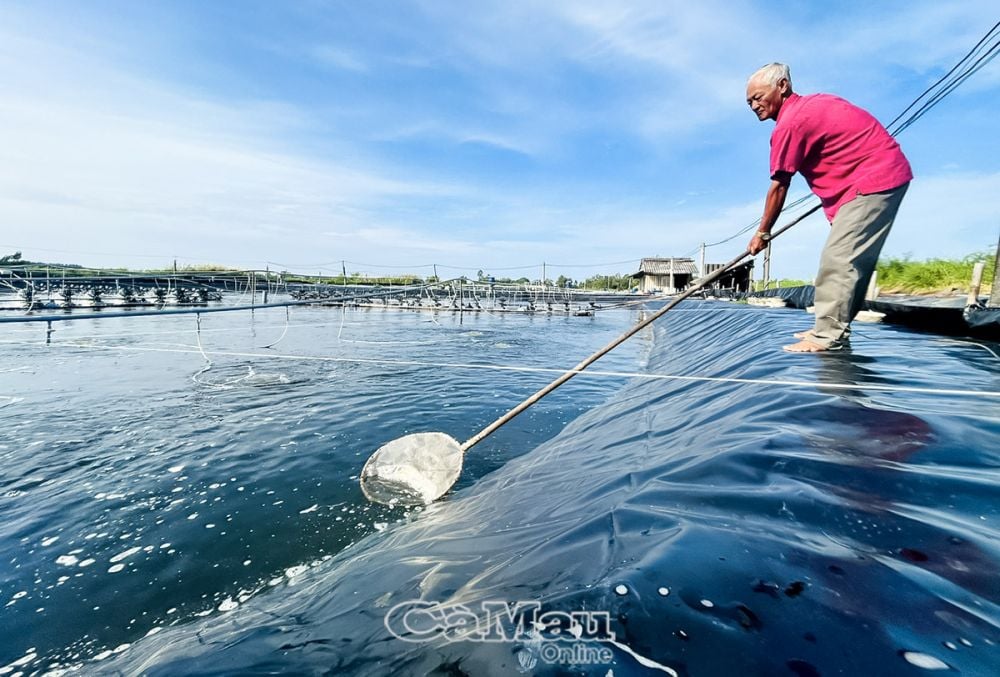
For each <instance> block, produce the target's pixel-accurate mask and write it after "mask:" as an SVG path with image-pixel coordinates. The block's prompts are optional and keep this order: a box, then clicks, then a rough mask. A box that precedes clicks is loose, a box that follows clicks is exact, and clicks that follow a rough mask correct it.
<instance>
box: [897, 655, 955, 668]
mask: <svg viewBox="0 0 1000 677" xmlns="http://www.w3.org/2000/svg"><path fill="white" fill-rule="evenodd" d="M903 658H905V659H906V662H907V663H910V664H912V665H916V666H917V667H918V668H923V669H924V670H950V669H951V668H949V667H948V664H947V663H945V662H944V661H942V660H939V659H937V658H935V657H934V656H931V655H930V654H925V653H919V652H917V651H904V652H903Z"/></svg>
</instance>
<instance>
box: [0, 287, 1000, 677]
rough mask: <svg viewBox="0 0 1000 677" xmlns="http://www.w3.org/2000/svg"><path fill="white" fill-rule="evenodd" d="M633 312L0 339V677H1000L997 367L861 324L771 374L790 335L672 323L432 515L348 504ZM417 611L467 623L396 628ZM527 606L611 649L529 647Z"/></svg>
mask: <svg viewBox="0 0 1000 677" xmlns="http://www.w3.org/2000/svg"><path fill="white" fill-rule="evenodd" d="M636 318H637V313H636V312H635V311H626V310H616V311H609V312H606V313H600V312H599V313H598V314H597V315H596V316H595V317H593V318H576V317H561V316H543V315H537V316H530V317H529V316H516V317H507V316H494V315H486V314H479V315H476V316H471V317H470V316H468V315H466V316H465V317H464V318H463V319H462V322H461V324H459V320H458V318H457V317H456V316H453V315H448V314H435V315H428V314H424V313H415V312H403V311H347V312H343V311H341V310H338V309H297V310H294V311H292V313H291V315H290V321H289V323H288V325H289V326H288V327H287V331H285V314H284V311H280V310H279V311H268V312H267V313H258V314H257V315H256V317H255V318H253V321H252V322H251V320H250V318H248V317H247V316H245V315H235V314H231V315H228V316H224V315H220V316H214V317H211V318H205V319H203V321H202V332H201V334H200V339H199V335H197V334H195V333H194V331H193V330H194V321H193V319H192V318H186V319H184V318H156V319H153V320H143V321H139V320H133V321H118V320H115V321H112V320H108V321H107V322H105V321H103V320H101V321H95V322H93V323H91V322H87V323H84V322H78V323H67V325H72V326H67V327H65V328H60V330H59V331H58V332H56V334H55V335H54V337H53V345H52V346H48V347H46V346H45V345H44V331H43V330H41V328H40V327H27V326H15V327H14V329H13V330H11V331H8V329H10V326H9V325H8V326H6V327H4V328H3V331H4V336H3V340H4V341H6V342H7V343H5V344H4V345H3V347H2V350H3V351H4V355H5V361H4V367H3V371H2V373H0V379H2V383H3V385H4V389H3V391H2V392H3V393H4V400H2V401H0V407H2V408H0V417H2V418H3V421H2V424H3V429H4V430H5V436H4V438H3V439H2V441H0V459H2V461H3V464H4V469H5V470H4V480H3V486H2V491H3V492H4V493H3V496H2V498H0V501H2V502H0V511H2V515H3V523H2V529H3V531H2V536H0V548H2V550H0V561H2V562H3V563H4V570H3V576H4V580H3V592H4V598H6V600H7V601H5V602H4V604H7V607H6V608H5V613H4V615H3V618H2V621H0V622H2V630H3V632H4V633H5V642H4V649H3V650H4V651H5V655H4V656H2V657H0V660H2V661H3V663H2V664H3V665H6V666H8V667H9V668H10V670H7V671H6V672H7V673H12V672H15V671H24V672H26V673H27V672H34V671H42V670H45V669H51V668H53V667H55V668H59V667H65V666H73V665H82V669H83V670H84V671H88V672H108V673H115V674H136V673H147V674H165V675H166V674H206V675H207V674H246V673H258V674H259V673H271V672H284V673H289V674H357V675H369V674H370V675H382V674H404V675H405V674H441V675H466V674H467V675H483V674H498V675H507V674H510V675H517V674H594V675H602V676H606V675H609V674H610V675H628V674H675V675H722V674H754V675H757V674H760V675H774V674H790V675H820V674H822V675H826V674H880V675H895V674H899V675H908V674H919V673H923V672H934V671H935V670H953V671H958V672H961V673H963V674H974V675H980V674H981V675H988V674H996V673H997V672H998V670H1000V651H998V647H997V642H1000V630H998V628H1000V607H998V606H997V605H998V604H1000V582H998V581H1000V579H998V577H997V575H996V572H997V571H998V570H1000V540H998V535H1000V528H998V515H1000V501H998V498H1000V490H998V486H1000V484H998V480H1000V472H998V467H1000V444H998V440H1000V435H998V432H1000V357H998V353H1000V350H998V347H997V345H996V344H978V343H971V342H964V341H960V340H955V339H942V338H936V337H933V336H928V335H919V334H914V333H910V332H907V331H904V330H900V329H898V328H893V327H888V326H868V325H863V326H858V327H857V329H856V331H855V338H854V339H853V341H854V346H853V350H851V351H849V352H845V353H838V354H828V355H819V356H817V355H787V354H784V353H782V352H781V351H780V349H779V348H778V346H780V344H781V343H783V342H787V341H788V339H789V334H790V333H791V332H792V331H795V330H798V329H802V328H803V327H804V326H806V325H807V324H808V321H809V318H808V316H806V315H805V314H804V313H801V312H799V311H791V310H777V309H759V308H749V307H746V306H738V305H731V304H723V303H708V302H700V303H685V304H683V305H682V306H681V307H679V308H677V309H676V310H675V311H672V312H671V313H670V314H668V315H667V316H666V317H665V318H663V320H662V321H660V322H658V323H657V324H656V325H655V331H653V330H650V331H644V332H642V333H641V334H640V335H638V336H637V337H635V338H634V339H633V340H632V341H630V342H629V343H627V344H626V346H624V347H623V349H620V350H619V351H615V352H613V353H611V355H609V356H608V358H606V359H602V360H601V361H599V362H598V363H597V364H595V365H594V366H593V367H592V369H594V370H595V373H594V374H585V375H581V376H579V377H577V378H575V379H573V380H572V381H570V382H569V383H568V384H566V385H565V386H563V387H562V388H560V389H559V390H557V391H556V392H555V393H554V394H553V395H551V396H549V397H548V398H546V399H544V400H542V401H541V402H540V403H539V404H538V405H536V406H535V407H533V408H532V409H531V410H529V411H528V412H527V413H526V414H524V415H522V416H521V417H519V418H517V419H515V421H514V422H512V423H511V424H509V425H508V426H506V427H504V428H503V429H501V430H500V431H499V432H498V433H497V434H496V435H495V436H492V437H490V438H488V439H487V440H486V441H484V442H483V443H481V444H480V445H478V446H477V447H475V448H474V449H473V450H472V451H471V452H470V456H469V458H468V459H467V465H466V468H465V470H464V472H463V475H462V478H461V479H460V481H459V484H458V485H457V486H456V488H455V490H454V491H453V492H452V493H450V494H449V495H448V496H446V497H445V499H444V500H442V501H439V502H437V503H435V504H433V505H431V506H428V507H427V508H422V509H415V510H410V511H405V510H403V509H399V508H396V509H389V508H386V507H383V506H377V505H372V504H369V503H367V502H365V501H364V500H363V498H362V496H361V493H360V490H359V489H358V486H357V474H358V472H359V470H360V467H361V465H362V464H363V462H364V460H365V459H366V458H367V456H368V454H370V453H371V451H373V450H374V449H375V448H377V447H378V446H379V445H381V444H382V443H384V442H385V441H387V440H390V439H393V438H395V437H398V436H400V435H403V434H406V433H410V432H422V431H442V432H447V433H448V434H451V435H453V436H455V437H456V438H458V439H459V440H463V439H465V438H467V437H468V436H471V435H472V434H473V433H475V432H477V431H478V430H479V429H480V428H482V427H483V426H484V425H486V424H487V423H489V422H490V421H492V420H493V419H495V418H496V417H497V416H498V415H500V414H502V413H503V412H504V411H506V410H507V409H508V408H510V407H511V406H513V405H514V404H516V403H517V402H519V401H520V400H521V399H523V398H524V397H526V396H527V395H529V394H531V393H532V392H534V391H535V390H536V389H537V388H539V387H541V386H542V385H544V384H545V383H547V382H548V381H550V380H552V379H553V378H554V377H555V376H556V375H557V373H556V372H552V371H548V370H550V369H563V368H568V367H571V366H572V365H573V364H575V363H576V362H578V361H579V360H580V359H581V358H583V357H585V356H586V355H587V354H589V353H591V352H594V351H595V350H596V349H597V348H599V347H601V346H603V345H604V344H606V343H607V342H608V341H609V340H610V339H612V338H614V337H615V336H617V335H618V334H620V333H621V331H623V330H624V329H625V328H626V327H627V326H628V325H629V323H632V322H634V321H635V320H636ZM282 334H284V338H282V339H281V341H280V342H279V343H277V345H275V346H274V347H273V348H270V349H267V348H262V347H261V346H265V345H268V344H270V343H273V342H274V341H275V340H277V339H278V338H279V336H281V335H282ZM199 340H200V347H199V344H198V342H199ZM202 350H204V352H205V353H206V354H207V358H208V359H210V360H211V363H209V362H207V361H206V356H204V355H203V354H202ZM497 367H504V368H502V369H501V368H497ZM415 602H421V603H428V604H430V603H434V604H438V605H440V606H439V607H434V608H435V609H438V610H451V611H452V612H454V611H455V610H456V609H457V610H461V611H463V613H464V614H467V615H464V616H463V615H462V614H459V615H458V616H453V617H450V618H452V619H453V620H454V619H455V618H459V617H461V618H464V619H465V621H466V625H465V626H461V627H460V628H459V629H461V630H462V632H456V631H455V630H456V629H455V627H454V626H449V621H447V620H441V619H448V618H449V616H448V615H447V614H444V615H443V616H442V615H439V616H427V615H425V616H424V617H423V619H424V621H427V619H428V618H435V619H437V620H436V621H434V623H433V624H432V625H436V627H434V628H432V629H433V630H434V631H435V632H433V633H427V634H421V632H420V628H419V627H408V628H407V627H403V628H402V629H401V628H400V627H399V626H398V625H394V624H393V622H392V618H394V616H393V614H394V613H396V611H398V609H402V608H407V605H411V606H412V605H413V604H414V603H415ZM497 603H500V604H507V605H508V608H511V609H514V610H516V613H515V612H514V611H512V612H511V614H510V615H508V616H502V617H501V618H500V619H497V618H490V616H489V609H490V608H495V605H496V604H497ZM532 603H535V604H538V605H540V607H541V609H542V610H543V611H550V612H560V613H565V614H573V613H578V614H579V613H593V614H595V615H597V616H599V615H600V614H605V615H606V618H607V622H608V627H607V628H606V629H607V631H608V632H607V633H606V636H603V637H600V638H597V639H596V640H595V639H593V638H590V639H591V640H592V641H589V642H588V641H586V640H587V639H588V638H586V637H584V638H582V639H580V638H579V637H577V638H576V639H575V640H574V639H570V638H568V637H567V636H566V634H565V633H564V634H563V635H562V636H558V633H556V632H555V630H554V629H553V628H552V627H549V628H541V629H539V628H532V627H530V626H528V627H525V626H524V624H523V622H522V621H523V620H524V618H525V617H528V616H530V611H531V607H530V605H531V604H532ZM491 605H494V606H492V607H491ZM394 610H396V611H394ZM468 614H471V616H469V615H468ZM484 616H485V617H486V618H487V619H488V620H490V621H491V623H492V622H495V623H497V624H498V625H496V626H491V627H496V628H500V627H501V626H502V628H503V632H501V635H503V636H502V638H501V639H502V640H503V641H486V640H488V639H492V640H496V637H495V636H494V637H484V636H481V635H477V634H476V633H475V632H474V631H473V632H470V630H469V627H468V619H469V618H470V617H471V618H475V617H479V618H483V617H484ZM387 619H388V620H387ZM519 623H521V624H520V625H519ZM564 630H565V628H564ZM504 632H506V634H504ZM553 647H555V649H554V648H553ZM596 648H600V649H606V650H607V651H606V652H597V651H594V649H596ZM556 649H558V650H556Z"/></svg>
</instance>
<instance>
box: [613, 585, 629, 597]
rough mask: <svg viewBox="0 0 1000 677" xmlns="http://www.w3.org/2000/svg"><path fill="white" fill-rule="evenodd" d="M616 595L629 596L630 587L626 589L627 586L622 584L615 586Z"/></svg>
mask: <svg viewBox="0 0 1000 677" xmlns="http://www.w3.org/2000/svg"><path fill="white" fill-rule="evenodd" d="M615 594H616V595H627V594H628V587H626V586H625V585H622V584H621V583H619V584H618V585H616V586H615Z"/></svg>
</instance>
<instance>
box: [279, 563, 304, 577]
mask: <svg viewBox="0 0 1000 677" xmlns="http://www.w3.org/2000/svg"><path fill="white" fill-rule="evenodd" d="M308 568H309V567H307V566H306V565H304V564H298V565H296V566H293V567H289V568H287V569H285V576H287V577H288V578H295V577H296V576H298V575H299V574H302V573H305V571H306V569H308Z"/></svg>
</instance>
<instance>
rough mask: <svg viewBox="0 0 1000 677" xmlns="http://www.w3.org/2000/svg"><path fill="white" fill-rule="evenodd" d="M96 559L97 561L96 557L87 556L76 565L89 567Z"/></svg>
mask: <svg viewBox="0 0 1000 677" xmlns="http://www.w3.org/2000/svg"><path fill="white" fill-rule="evenodd" d="M96 561H97V560H96V559H94V558H92V557H88V558H87V559H85V560H83V561H82V562H80V564H79V565H78V566H81V567H89V566H90V565H91V564H93V563H94V562H96Z"/></svg>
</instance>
